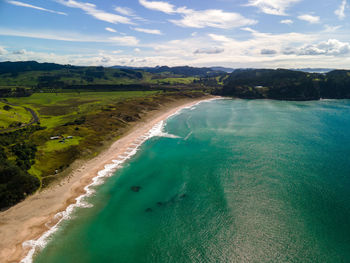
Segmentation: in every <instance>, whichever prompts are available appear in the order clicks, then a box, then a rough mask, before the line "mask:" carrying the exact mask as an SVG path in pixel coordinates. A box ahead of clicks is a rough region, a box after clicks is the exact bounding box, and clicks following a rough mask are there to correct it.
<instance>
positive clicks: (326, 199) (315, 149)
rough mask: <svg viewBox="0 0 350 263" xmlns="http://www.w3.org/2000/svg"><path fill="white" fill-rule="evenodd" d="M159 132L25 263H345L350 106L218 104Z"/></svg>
mask: <svg viewBox="0 0 350 263" xmlns="http://www.w3.org/2000/svg"><path fill="white" fill-rule="evenodd" d="M165 131H166V132H168V133H170V134H173V135H177V136H179V138H167V137H154V138H151V139H150V140H148V141H147V142H146V143H145V144H144V145H143V146H142V147H141V150H140V151H139V152H138V153H137V154H136V155H135V156H134V157H133V158H132V159H131V160H130V161H129V162H128V163H126V164H125V165H124V167H123V168H122V169H120V170H119V171H117V172H116V174H115V176H113V177H110V178H108V179H107V180H106V183H105V184H104V185H102V186H99V187H98V188H97V193H96V195H95V196H94V197H91V198H90V199H89V201H90V202H91V203H92V204H94V207H93V208H89V209H79V210H77V211H76V212H75V213H74V217H73V218H72V219H71V220H69V221H66V222H65V223H64V224H63V226H62V227H61V229H60V230H59V231H58V232H57V233H56V234H54V236H53V240H52V241H51V242H50V243H49V244H48V246H47V247H46V248H45V249H44V250H43V251H42V252H41V253H40V254H39V255H38V256H37V257H36V259H35V263H44V262H45V263H56V262H57V263H58V262H59V263H61V262H65V263H80V262H84V263H85V262H121V263H124V262H125V263H126V262H127V263H129V262H133V263H134V262H135V263H142V262H350V101H349V100H341V101H313V102H282V101H270V100H216V101H211V102H205V103H202V104H199V105H198V106H196V108H195V109H186V110H183V111H182V112H181V114H179V115H177V116H174V117H172V118H170V119H169V120H168V121H167V124H166V126H165ZM133 186H134V188H133V189H132V187H133ZM136 186H138V187H140V188H139V189H137V187H136ZM133 190H134V191H133ZM137 190H139V191H138V192H137Z"/></svg>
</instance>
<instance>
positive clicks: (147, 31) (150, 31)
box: [133, 27, 162, 35]
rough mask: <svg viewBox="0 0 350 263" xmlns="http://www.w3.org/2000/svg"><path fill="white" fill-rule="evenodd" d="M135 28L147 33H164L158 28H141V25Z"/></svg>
mask: <svg viewBox="0 0 350 263" xmlns="http://www.w3.org/2000/svg"><path fill="white" fill-rule="evenodd" d="M133 29H134V30H135V31H138V32H142V33H146V34H152V35H162V32H161V31H160V30H158V29H147V28H140V27H135V28H133Z"/></svg>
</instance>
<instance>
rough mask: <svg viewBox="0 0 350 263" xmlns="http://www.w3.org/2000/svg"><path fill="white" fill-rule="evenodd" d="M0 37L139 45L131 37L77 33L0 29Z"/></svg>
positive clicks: (135, 39)
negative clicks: (106, 36) (107, 36)
mask: <svg viewBox="0 0 350 263" xmlns="http://www.w3.org/2000/svg"><path fill="white" fill-rule="evenodd" d="M0 35H3V36H19V37H29V38H39V39H49V40H59V41H68V42H91V43H110V44H115V45H120V46H135V45H137V44H139V40H138V39H137V38H135V37H133V36H126V35H125V36H115V37H111V38H105V37H104V36H96V35H92V36H90V35H82V34H79V33H77V32H64V31H62V32H58V31H57V32H55V33H52V32H45V31H29V30H25V31H19V30H12V29H7V28H1V27H0Z"/></svg>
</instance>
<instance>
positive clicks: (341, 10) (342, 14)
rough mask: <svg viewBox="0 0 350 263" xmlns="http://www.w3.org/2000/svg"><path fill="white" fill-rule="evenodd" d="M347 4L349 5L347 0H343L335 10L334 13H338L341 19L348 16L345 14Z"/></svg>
mask: <svg viewBox="0 0 350 263" xmlns="http://www.w3.org/2000/svg"><path fill="white" fill-rule="evenodd" d="M346 5H347V3H346V0H343V1H342V2H341V4H340V6H339V7H338V9H337V10H335V11H334V14H336V16H337V17H338V18H339V19H344V18H345V17H346V15H345V8H346Z"/></svg>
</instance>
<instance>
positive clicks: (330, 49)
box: [297, 39, 350, 56]
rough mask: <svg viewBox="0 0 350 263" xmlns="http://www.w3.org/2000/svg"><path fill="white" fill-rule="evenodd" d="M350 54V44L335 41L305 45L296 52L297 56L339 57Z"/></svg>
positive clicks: (329, 40)
mask: <svg viewBox="0 0 350 263" xmlns="http://www.w3.org/2000/svg"><path fill="white" fill-rule="evenodd" d="M349 52H350V43H348V42H341V41H339V40H337V39H328V40H327V41H322V42H320V43H319V44H315V45H307V46H305V47H303V48H301V49H299V50H298V51H297V53H298V55H327V56H340V55H345V54H348V53H349Z"/></svg>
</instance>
